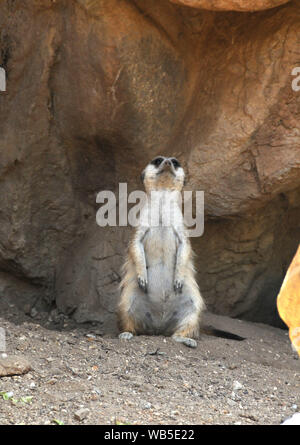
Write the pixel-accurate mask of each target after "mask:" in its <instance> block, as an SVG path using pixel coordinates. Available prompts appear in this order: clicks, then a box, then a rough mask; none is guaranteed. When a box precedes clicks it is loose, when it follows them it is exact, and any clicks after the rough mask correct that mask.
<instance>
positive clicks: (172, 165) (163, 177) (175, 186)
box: [142, 156, 185, 192]
mask: <svg viewBox="0 0 300 445" xmlns="http://www.w3.org/2000/svg"><path fill="white" fill-rule="evenodd" d="M184 178H185V174H184V170H183V168H182V167H181V165H180V163H179V161H178V160H177V159H176V158H166V157H164V156H157V157H156V158H154V159H153V160H152V161H151V162H150V163H149V164H148V165H147V167H146V168H145V170H144V171H143V173H142V181H143V183H144V186H145V189H146V191H147V192H149V191H151V190H160V189H168V190H178V191H181V190H182V187H183V185H184Z"/></svg>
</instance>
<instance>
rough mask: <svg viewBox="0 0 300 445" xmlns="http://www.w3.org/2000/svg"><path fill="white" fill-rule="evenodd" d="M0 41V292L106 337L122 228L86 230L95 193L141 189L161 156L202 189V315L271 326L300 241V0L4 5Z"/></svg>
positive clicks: (37, 0)
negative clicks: (42, 304)
mask: <svg viewBox="0 0 300 445" xmlns="http://www.w3.org/2000/svg"><path fill="white" fill-rule="evenodd" d="M177 3H178V2H177ZM181 3H186V4H188V2H181ZM198 3H199V4H200V3H201V2H200V1H199V2H198ZM203 3H205V2H203ZM214 3H215V4H217V3H218V2H214ZM219 3H220V4H221V3H222V4H223V5H224V4H225V3H227V6H228V8H223V7H222V8H218V9H239V8H238V7H236V8H235V7H233V6H232V5H233V3H235V4H237V3H241V2H230V1H228V2H225V1H222V2H221V1H220V2H219ZM245 3H246V2H244V5H245ZM247 3H248V4H250V3H251V4H252V6H251V7H249V10H254V9H263V8H265V9H267V8H269V7H271V6H277V5H278V4H279V3H285V2H282V1H281V2H280V1H277V2H276V1H273V2H271V1H266V2H265V5H263V6H262V4H263V2H262V1H257V2H253V1H252V2H247ZM254 3H256V6H257V8H255V7H254V6H253V5H254ZM230 5H231V6H230ZM192 6H193V5H192ZM202 6H203V7H205V5H202ZM0 30H1V32H0V66H2V67H4V68H5V70H6V73H7V91H6V92H0V134H1V137H0V196H1V207H0V271H1V272H0V292H1V294H2V295H4V294H6V295H11V296H12V297H15V299H16V301H18V302H21V304H23V303H24V304H25V302H26V299H33V301H36V300H39V301H40V299H41V298H42V299H43V300H47V301H49V302H54V301H55V302H56V303H57V305H58V307H59V309H60V310H62V311H64V312H66V313H68V314H72V315H73V316H74V317H75V319H77V320H78V321H85V320H97V321H100V322H102V323H103V325H104V328H105V329H107V330H109V329H110V328H111V327H112V326H114V322H115V317H114V309H115V304H116V298H117V295H118V283H119V279H120V266H121V264H122V261H123V257H124V254H125V249H126V244H127V241H128V237H129V235H130V229H128V228H100V227H99V226H97V225H96V221H95V215H96V211H97V209H98V207H99V206H98V205H97V204H96V195H97V193H98V192H99V191H100V190H104V189H105V190H117V187H118V183H119V182H128V187H129V189H136V188H140V182H139V177H140V172H141V170H142V169H143V168H144V166H145V164H146V163H147V162H148V160H150V159H151V158H152V157H154V156H155V155H157V154H166V155H168V154H169V155H175V156H178V157H179V158H180V160H181V161H182V162H183V163H184V165H185V167H186V170H187V172H188V177H189V183H188V185H187V189H193V190H204V192H205V209H206V221H205V232H204V235H203V236H202V237H201V238H197V239H193V246H194V249H195V251H196V254H197V257H196V266H197V269H198V271H199V284H200V287H201V290H202V293H203V296H204V298H205V300H206V302H207V305H208V307H209V308H210V309H212V310H213V311H215V312H219V313H225V314H226V315H232V316H238V317H243V318H247V319H252V320H258V321H264V322H267V323H272V324H277V323H279V318H278V316H277V311H276V296H277V293H278V290H279V288H280V285H281V283H282V280H283V277H284V274H285V272H286V270H287V267H288V265H289V263H290V260H291V258H292V257H293V255H294V253H295V251H296V248H297V245H298V243H299V235H300V149H299V142H300V120H299V115H300V92H298V93H297V92H295V91H293V89H292V87H291V83H292V80H293V77H292V76H291V71H292V69H293V68H294V67H295V66H299V65H300V62H299V43H300V1H299V0H295V1H291V2H288V3H286V4H284V5H282V6H279V7H276V8H273V9H268V10H266V11H258V12H255V13H251V12H235V11H231V12H217V11H207V10H203V9H196V8H190V7H188V6H184V5H179V4H174V3H173V2H169V1H166V0H165V1H162V2H157V1H155V0H147V1H146V2H145V1H142V0H134V1H133V0H127V1H120V0H110V1H109V2H107V1H105V0H99V1H95V0H77V1H75V0H69V1H66V0H43V1H42V0H30V1H29V0H23V1H21V0H15V1H11V0H3V1H2V2H1V3H0Z"/></svg>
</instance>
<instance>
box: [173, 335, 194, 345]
mask: <svg viewBox="0 0 300 445" xmlns="http://www.w3.org/2000/svg"><path fill="white" fill-rule="evenodd" d="M172 338H173V340H175V341H177V342H178V343H182V344H184V345H185V346H187V347H188V348H197V342H196V340H194V339H193V338H189V337H181V336H180V335H172Z"/></svg>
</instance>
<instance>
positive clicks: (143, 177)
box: [141, 172, 145, 184]
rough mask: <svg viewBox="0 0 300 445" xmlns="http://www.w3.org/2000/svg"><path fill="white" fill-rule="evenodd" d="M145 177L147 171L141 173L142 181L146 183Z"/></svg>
mask: <svg viewBox="0 0 300 445" xmlns="http://www.w3.org/2000/svg"><path fill="white" fill-rule="evenodd" d="M144 179H145V172H143V173H142V174H141V181H142V183H143V184H144Z"/></svg>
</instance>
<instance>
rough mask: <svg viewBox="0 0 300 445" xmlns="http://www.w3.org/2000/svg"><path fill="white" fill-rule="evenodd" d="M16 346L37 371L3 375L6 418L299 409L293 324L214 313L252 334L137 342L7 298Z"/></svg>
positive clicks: (199, 419)
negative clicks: (192, 343)
mask: <svg viewBox="0 0 300 445" xmlns="http://www.w3.org/2000/svg"><path fill="white" fill-rule="evenodd" d="M0 314H1V315H0V326H1V327H2V328H4V329H5V331H6V340H7V354H8V355H12V354H16V355H22V356H25V357H26V358H27V359H28V360H29V361H30V363H31V365H32V370H31V371H30V372H29V373H27V374H24V375H21V376H12V377H2V378H0V393H1V394H2V395H1V396H0V424H57V423H58V424H60V423H63V424H119V423H126V424H279V423H281V422H282V420H283V419H286V418H287V417H289V416H290V415H292V414H293V413H294V412H295V411H300V392H299V389H300V378H299V377H300V360H298V359H296V357H295V355H294V354H293V352H292V350H291V347H290V342H289V339H288V335H287V332H286V331H283V330H280V329H276V328H273V327H270V326H266V325H262V324H254V323H248V322H245V321H240V320H232V319H230V318H226V317H220V316H215V315H211V314H207V315H206V316H205V322H208V323H209V324H213V325H214V326H215V327H219V328H221V329H226V330H230V331H231V332H234V333H236V334H239V335H242V336H244V337H246V340H244V341H242V342H237V341H232V340H225V339H222V338H216V337H211V336H207V335H202V336H201V338H200V339H199V342H198V347H197V349H189V348H187V347H185V346H183V345H179V344H176V343H174V342H173V341H172V340H171V339H169V338H163V337H144V336H141V337H136V338H134V339H133V340H131V341H130V342H126V341H120V340H119V339H117V338H116V337H112V336H110V337H108V336H105V335H103V332H101V326H99V325H92V324H89V325H76V324H75V323H74V322H73V321H72V320H69V319H66V318H64V317H61V316H58V315H57V314H56V313H55V311H54V313H52V316H51V317H50V318H49V313H46V312H43V313H37V314H33V315H34V317H30V316H28V315H25V314H24V313H23V312H22V311H20V310H19V309H18V308H17V307H16V306H14V305H13V304H12V303H11V302H9V301H7V300H6V299H5V298H1V299H0Z"/></svg>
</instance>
